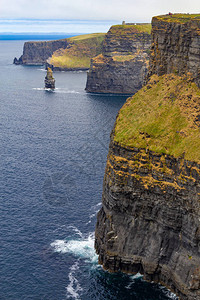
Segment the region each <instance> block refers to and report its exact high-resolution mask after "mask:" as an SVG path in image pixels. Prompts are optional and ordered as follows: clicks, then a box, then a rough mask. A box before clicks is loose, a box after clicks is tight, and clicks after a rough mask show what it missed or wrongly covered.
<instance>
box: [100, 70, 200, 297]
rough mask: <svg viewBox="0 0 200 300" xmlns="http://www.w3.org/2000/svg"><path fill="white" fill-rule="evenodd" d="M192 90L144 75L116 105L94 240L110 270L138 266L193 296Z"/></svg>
mask: <svg viewBox="0 0 200 300" xmlns="http://www.w3.org/2000/svg"><path fill="white" fill-rule="evenodd" d="M199 95H200V90H199V88H198V87H197V86H196V84H195V83H194V82H193V79H192V78H191V77H190V78H188V77H186V76H185V77H179V76H177V75H171V74H170V75H164V76H162V77H158V76H156V75H154V76H152V77H151V80H150V81H149V82H148V84H147V85H146V86H145V87H143V88H142V89H141V90H140V91H139V92H138V93H137V94H136V95H135V96H133V97H132V98H129V99H128V100H127V102H126V104H125V105H124V106H123V108H122V109H121V110H120V112H119V115H118V117H117V120H116V124H115V128H114V130H113V132H112V134H111V142H110V146H109V153H108V158H107V165H106V170H105V176H104V185H103V196H102V208H101V210H100V212H99V213H98V216H97V224H96V231H95V248H96V251H97V253H98V254H99V263H100V264H102V265H103V267H104V268H105V269H107V270H109V271H111V272H117V271H119V270H120V271H122V272H126V273H137V272H140V273H142V274H144V279H146V280H149V281H155V282H160V283H161V284H163V285H165V286H167V287H168V288H170V289H171V290H172V291H174V292H175V293H176V294H177V295H178V296H180V299H183V300H186V299H187V300H188V299H189V300H197V299H200V164H199V163H200V152H199V147H200V132H199V127H200V122H199V121H200V119H199V115H200V96H199Z"/></svg>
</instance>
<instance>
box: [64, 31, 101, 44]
mask: <svg viewBox="0 0 200 300" xmlns="http://www.w3.org/2000/svg"><path fill="white" fill-rule="evenodd" d="M104 36H105V33H90V34H82V35H77V36H73V37H71V38H69V40H70V41H73V42H75V41H83V40H87V39H91V38H99V39H100V40H101V41H102V40H103V38H104Z"/></svg>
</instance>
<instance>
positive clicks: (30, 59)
mask: <svg viewBox="0 0 200 300" xmlns="http://www.w3.org/2000/svg"><path fill="white" fill-rule="evenodd" d="M68 46H69V42H68V39H63V40H55V41H45V42H25V43H24V49H23V55H22V56H21V57H20V58H19V59H17V58H16V57H15V59H14V61H13V63H14V64H16V65H18V64H22V65H43V64H45V62H46V60H47V59H48V58H49V57H50V56H51V55H52V54H53V52H54V51H56V50H58V49H60V48H67V47H68Z"/></svg>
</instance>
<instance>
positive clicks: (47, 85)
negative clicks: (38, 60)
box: [44, 68, 55, 90]
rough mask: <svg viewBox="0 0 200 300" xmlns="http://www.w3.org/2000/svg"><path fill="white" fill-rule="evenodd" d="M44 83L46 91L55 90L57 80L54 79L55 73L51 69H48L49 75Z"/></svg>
mask: <svg viewBox="0 0 200 300" xmlns="http://www.w3.org/2000/svg"><path fill="white" fill-rule="evenodd" d="M44 83H45V88H46V89H51V90H54V89H55V79H54V78H53V72H52V70H51V68H48V69H47V75H46V77H45V80H44Z"/></svg>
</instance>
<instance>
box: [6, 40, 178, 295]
mask: <svg viewBox="0 0 200 300" xmlns="http://www.w3.org/2000/svg"><path fill="white" fill-rule="evenodd" d="M23 43H24V41H22V40H9V41H8V40H4V41H0V69H1V72H0V104H1V105H0V126H1V128H0V132H1V135H0V139H1V142H0V151H1V162H0V165H1V172H0V176H1V180H0V197H1V202H0V300H65V299H71V300H73V299H81V300H93V299H97V300H125V299H133V300H136V299H137V300H159V299H162V300H165V299H177V298H176V297H175V295H173V294H171V293H170V292H169V291H168V290H167V289H166V288H164V287H162V286H161V285H158V284H155V283H147V282H145V281H144V280H143V278H142V276H141V275H140V274H137V275H135V276H133V275H125V274H122V273H117V274H110V273H108V272H106V271H104V270H103V269H102V267H101V266H99V265H98V257H97V255H96V254H95V250H94V230H95V222H96V213H97V212H98V210H99V209H100V207H101V194H102V182H103V176H104V169H105V164H106V156H107V153H108V145H109V136H110V132H111V129H112V127H113V124H114V121H115V117H116V115H117V112H118V110H119V109H120V108H121V107H122V105H123V104H124V103H125V101H126V96H117V95H98V94H87V93H86V92H85V90H84V88H85V84H86V72H57V73H55V74H54V76H55V79H56V90H55V91H54V92H50V91H45V90H44V77H45V70H44V67H38V66H37V67H33V66H16V65H13V64H12V62H13V58H14V57H15V56H16V57H19V56H20V55H21V54H22V49H23Z"/></svg>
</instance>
